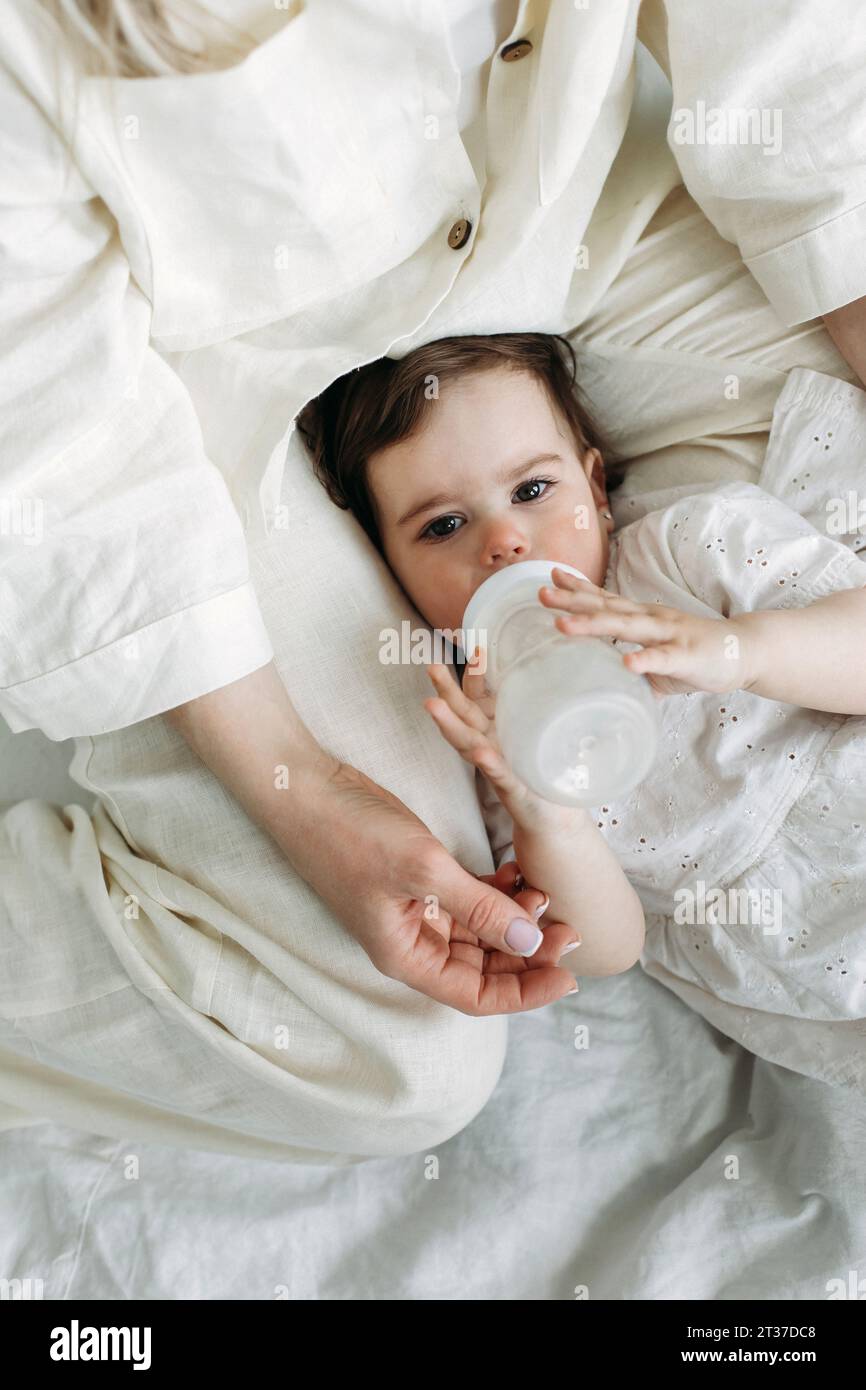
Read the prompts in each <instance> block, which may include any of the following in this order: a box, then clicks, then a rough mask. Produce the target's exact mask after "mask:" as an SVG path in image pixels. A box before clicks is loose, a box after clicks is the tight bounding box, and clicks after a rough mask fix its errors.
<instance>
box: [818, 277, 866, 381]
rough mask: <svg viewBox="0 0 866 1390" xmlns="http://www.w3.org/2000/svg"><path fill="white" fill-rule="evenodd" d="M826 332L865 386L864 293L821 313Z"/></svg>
mask: <svg viewBox="0 0 866 1390" xmlns="http://www.w3.org/2000/svg"><path fill="white" fill-rule="evenodd" d="M823 319H824V323H825V324H826V325H827V332H828V333H829V334H830V337H831V338H832V339H833V342H834V343H835V344H836V346H837V348H838V349H839V351H840V352H841V354H842V356H843V357H844V358H845V361H846V362H847V363H848V365H849V366H850V367H853V368H854V370H855V372H856V373H857V375H858V376H859V378H860V381H861V383H862V384H863V386H866V295H864V296H863V298H862V299H854V300H852V301H851V303H850V304H843V305H842V307H841V309H834V310H833V312H832V313H830V314H824V315H823Z"/></svg>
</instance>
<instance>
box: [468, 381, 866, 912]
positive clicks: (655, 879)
mask: <svg viewBox="0 0 866 1390" xmlns="http://www.w3.org/2000/svg"><path fill="white" fill-rule="evenodd" d="M864 467H866V391H862V390H860V389H859V387H856V386H852V385H850V384H849V383H848V382H844V381H839V380H837V379H836V378H835V377H830V376H826V375H825V374H824V373H822V372H815V371H811V370H809V369H806V368H802V367H798V368H795V369H794V370H793V371H791V372H789V374H788V377H787V379H786V382H785V385H784V387H783V388H782V391H781V392H780V394H779V398H778V400H777V402H776V406H775V409H774V413H773V425H772V429H771V431H770V439H769V442H768V446H767V453H766V457H765V460H764V465H763V467H762V469H761V474H760V477H759V480H758V486H756V485H754V484H753V483H747V482H729V483H725V484H724V485H723V486H720V487H715V486H713V485H705V486H704V487H703V488H701V489H694V488H690V487H689V486H688V485H685V486H681V487H676V488H665V489H663V490H661V491H659V492H648V493H644V494H643V495H641V496H640V497H630V498H619V499H617V496H616V493H615V492H614V493H613V502H612V505H613V510H614V516H615V520H616V525H617V530H616V531H615V533H614V536H613V539H612V541H611V550H610V558H609V562H608V568H607V574H606V576H605V580H604V588H605V589H609V590H611V592H613V593H618V594H622V595H623V596H624V597H625V598H629V599H633V600H634V601H635V602H637V603H647V604H653V603H659V604H664V605H665V606H667V607H671V608H678V609H680V610H681V611H682V612H687V613H695V614H697V615H698V616H699V617H713V618H717V617H720V616H721V617H730V616H733V615H734V614H736V613H750V612H755V611H757V610H759V609H765V610H768V609H780V608H800V607H805V606H806V605H807V604H811V603H815V602H816V601H817V600H818V599H820V598H823V597H825V596H826V595H828V594H831V593H834V592H836V591H837V590H839V589H853V588H862V587H863V586H864V585H866V507H864V506H863V505H862V503H861V502H860V499H861V498H862V479H863V475H864ZM630 517H634V518H635V519H634V520H629V518H630ZM614 645H616V646H618V647H620V648H621V649H622V650H623V651H633V650H635V649H636V644H635V643H627V642H619V641H617V642H615V644H614ZM841 659H842V654H840V660H841ZM659 711H660V715H661V723H662V728H661V734H660V738H659V747H658V752H657V754H656V757H655V761H654V763H653V765H652V767H651V768H650V771H649V773H648V774H647V776H646V777H645V778H644V780H643V782H641V783H640V785H639V786H637V787H635V788H634V789H633V791H631V792H630V793H629V794H628V796H627V797H624V798H622V799H620V800H616V799H614V800H612V801H610V802H609V803H608V804H599V805H598V806H594V807H592V808H591V810H590V814H591V815H592V816H593V818H594V819H595V821H596V824H597V825H598V828H599V829H600V831H601V833H602V834H603V835H604V837H605V839H606V840H607V842H608V844H609V845H610V847H611V849H612V850H613V851H614V853H615V854H616V856H617V859H618V860H619V862H620V864H621V865H622V867H623V869H624V870H625V872H626V874H627V875H628V877H629V879H630V881H631V882H632V883H633V884H634V886H635V888H636V889H637V891H638V893H639V895H640V898H641V901H642V903H643V905H644V908H645V909H646V911H647V912H648V913H658V914H661V915H662V916H666V915H671V914H672V913H673V910H674V904H675V900H676V894H677V893H678V892H682V891H683V890H687V889H688V890H693V889H694V883H695V880H696V878H697V877H699V878H701V879H702V880H703V881H704V882H705V883H709V884H712V885H720V884H727V883H730V882H731V881H732V880H734V879H736V878H738V877H739V876H740V875H743V874H745V873H746V872H747V870H748V869H749V868H750V867H751V866H752V865H753V864H754V863H755V861H756V860H757V859H758V857H759V855H760V854H761V853H762V852H763V851H764V849H765V848H766V846H767V845H768V844H769V843H770V841H771V840H772V838H773V837H774V835H776V833H777V832H778V830H779V827H780V826H781V825H782V823H783V822H784V820H785V818H786V816H787V815H788V813H789V811H790V809H791V807H792V805H793V804H794V803H795V802H796V801H797V799H798V798H799V796H800V795H801V793H802V792H803V790H804V788H806V787H807V786H808V785H809V781H810V778H811V777H812V775H813V773H814V771H815V769H816V767H817V766H818V764H819V762H820V758H821V755H822V753H823V752H824V750H825V749H826V747H827V745H828V744H829V742H830V740H831V739H832V737H833V734H834V733H835V732H836V730H838V729H839V728H840V726H841V725H842V724H844V723H845V721H846V716H843V715H838V714H830V713H824V712H821V711H818V710H809V709H801V708H799V707H798V706H796V705H790V704H786V703H783V702H781V701H778V700H769V699H765V698H763V697H762V696H760V695H755V694H752V693H751V692H749V691H744V690H736V691H734V692H732V693H731V694H727V695H712V694H707V693H705V692H701V691H694V692H691V691H690V692H686V693H683V694H680V695H670V696H666V697H665V699H664V700H663V701H661V703H660V705H659ZM852 722H853V717H852ZM856 722H857V723H858V724H859V725H860V726H861V727H864V726H866V719H863V718H860V717H859V716H858V717H857V719H856ZM476 787H477V790H478V793H479V800H480V802H481V807H482V814H483V817H484V823H485V826H486V828H487V833H488V838H489V840H490V845H491V850H492V852H493V859H494V864H495V865H496V867H497V868H498V867H499V865H500V864H501V863H503V862H504V861H505V860H507V859H513V858H514V846H513V843H512V836H513V824H512V821H511V818H510V816H509V815H508V813H507V811H506V810H505V808H504V806H503V805H502V803H501V802H500V801H498V799H497V798H496V795H495V793H494V792H493V789H492V787H491V786H490V783H489V782H487V781H486V779H485V778H484V777H483V775H482V774H481V773H480V772H478V771H477V770H476ZM819 862H823V861H820V860H819Z"/></svg>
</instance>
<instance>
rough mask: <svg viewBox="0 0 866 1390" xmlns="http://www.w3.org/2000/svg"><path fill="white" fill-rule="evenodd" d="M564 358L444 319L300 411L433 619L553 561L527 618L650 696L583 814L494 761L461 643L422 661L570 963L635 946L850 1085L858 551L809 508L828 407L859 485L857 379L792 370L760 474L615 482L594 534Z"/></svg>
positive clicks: (730, 1028)
mask: <svg viewBox="0 0 866 1390" xmlns="http://www.w3.org/2000/svg"><path fill="white" fill-rule="evenodd" d="M568 354H570V348H569V345H568V343H567V341H566V340H565V339H562V338H559V337H554V336H550V335H546V334H536V333H524V334H498V335H493V336H489V337H480V336H479V337H474V336H473V337H464V338H448V339H442V340H440V341H438V342H433V343H429V344H427V345H425V346H423V347H421V348H418V349H415V350H414V351H412V352H411V353H409V354H408V355H407V356H406V357H404V358H403V359H402V360H394V359H390V358H382V359H379V360H378V361H376V362H372V363H369V364H368V365H367V366H365V367H362V368H360V369H358V370H357V371H355V372H352V373H349V374H348V375H347V376H345V377H342V378H340V379H339V380H338V381H337V382H335V383H333V385H332V386H331V387H329V388H328V390H327V391H326V392H325V393H323V395H322V396H321V397H319V398H318V399H317V400H316V401H314V402H311V403H310V405H308V406H307V407H306V408H305V411H304V412H302V415H301V416H300V417H299V426H300V428H301V429H302V432H303V433H304V434H305V436H306V438H307V440H308V443H310V445H311V448H312V451H313V455H314V459H315V462H316V468H317V473H318V475H319V477H320V478H321V480H322V482H323V483H324V485H325V486H326V487H327V489H328V492H329V494H330V496H331V497H332V499H333V500H334V501H335V502H337V504H338V505H340V506H343V507H348V508H350V509H351V510H352V512H353V513H354V515H355V516H356V517H357V518H358V520H359V521H360V522H361V524H362V525H363V527H364V529H365V530H366V532H367V534H368V535H369V536H370V538H371V539H372V541H373V542H374V544H375V545H376V546H377V548H378V549H379V550H380V552H381V554H382V555H383V556H384V558H385V559H386V561H387V563H388V564H389V566H390V567H391V569H392V570H393V572H394V574H395V575H396V577H397V578H398V579H399V581H400V583H401V584H402V586H403V588H404V589H405V591H406V593H407V594H408V596H409V597H410V598H411V600H412V601H413V603H414V604H415V606H416V608H417V609H418V611H419V612H420V613H421V614H422V615H423V617H424V618H425V619H426V620H427V622H428V623H429V624H430V625H431V626H432V627H434V628H437V629H441V630H452V631H453V630H458V629H459V628H460V625H461V621H462V616H463V611H464V608H465V606H466V603H467V601H468V599H469V598H470V596H471V595H472V594H473V593H474V591H475V590H476V589H477V588H478V586H479V585H480V584H481V583H482V582H483V581H484V580H485V579H486V578H488V577H489V575H491V574H493V573H494V572H496V571H497V570H499V569H501V568H502V567H503V566H505V565H509V564H514V563H516V562H518V561H523V560H533V559H534V560H551V561H561V562H563V563H565V564H568V565H571V566H573V567H574V568H576V569H579V570H581V571H582V573H584V574H585V575H587V576H588V580H589V582H585V581H582V580H577V579H575V578H574V577H573V576H571V575H570V574H568V573H567V572H565V571H563V570H555V571H554V575H553V580H554V582H553V585H552V586H549V587H543V588H540V589H539V595H538V601H539V604H541V605H542V606H544V607H547V608H549V609H550V610H551V623H555V624H556V626H557V627H558V628H559V630H560V631H561V632H563V633H565V634H569V635H572V636H574V637H575V638H583V637H588V636H592V637H601V638H606V639H609V640H613V641H614V642H615V643H617V644H618V643H624V644H625V646H626V648H627V650H624V651H623V660H624V662H625V663H626V665H627V666H628V667H630V669H631V670H633V671H635V672H639V673H643V674H644V675H645V676H646V677H647V678H648V681H649V683H650V685H651V686H652V688H653V690H654V691H655V693H656V694H657V695H658V697H659V699H660V700H661V705H660V714H661V719H662V734H661V743H660V752H659V755H658V756H657V758H656V761H655V764H654V766H653V768H652V769H651V771H650V774H649V775H648V777H647V778H646V779H645V781H644V782H643V783H642V784H641V786H640V787H638V788H636V789H635V790H634V791H633V792H631V793H630V794H629V796H628V798H626V799H625V800H624V802H623V804H613V803H611V804H609V805H607V804H606V805H600V806H598V807H594V808H593V809H592V810H589V811H588V810H585V809H582V808H567V807H561V806H555V805H553V804H552V803H549V802H545V801H543V800H541V799H540V798H539V797H537V796H536V795H535V794H534V793H532V792H531V791H530V790H529V789H528V788H527V787H526V786H525V785H523V784H521V783H520V782H519V781H518V779H517V778H516V777H515V776H514V774H513V773H512V772H511V771H510V769H509V768H508V767H507V765H506V764H505V763H504V760H503V758H502V755H501V752H500V749H499V745H498V742H497V739H496V734H495V729H494V723H493V716H494V701H493V697H492V696H491V695H490V694H489V692H487V691H486V689H485V686H484V682H483V678H482V676H481V675H480V674H478V673H476V672H475V671H474V670H473V665H472V664H471V663H470V665H469V667H467V668H466V671H465V673H464V680H463V687H462V689H461V686H460V684H459V683H458V681H457V680H456V679H455V678H454V676H453V675H452V673H451V671H450V670H449V669H448V668H446V667H444V666H440V665H434V666H430V667H429V668H428V670H429V674H430V677H431V680H432V682H433V684H434V686H435V689H436V692H437V693H436V697H435V698H431V699H429V700H427V701H426V702H425V703H426V708H427V709H428V711H429V713H430V715H431V717H432V718H433V719H434V720H435V721H436V724H437V725H438V727H439V729H440V731H441V733H442V735H443V736H444V738H445V739H447V741H448V742H449V743H450V744H451V745H452V746H453V747H454V748H455V749H456V750H457V751H458V752H459V753H460V754H461V756H462V757H463V758H464V759H466V761H467V762H469V763H470V764H471V765H473V766H474V767H475V768H476V769H477V770H478V773H479V783H480V787H481V793H482V806H483V808H484V811H485V818H486V823H487V826H488V831H489V833H490V836H491V844H492V847H493V850H494V856H495V857H496V862H497V864H498V863H500V862H502V858H503V857H504V856H506V855H507V854H508V853H512V854H513V855H514V857H515V858H516V860H517V862H518V866H519V868H520V870H521V872H522V874H523V876H524V878H525V880H526V881H527V882H528V883H531V884H532V885H533V886H536V887H540V888H542V889H543V891H544V892H545V893H546V894H548V895H549V897H550V904H549V908H548V912H547V920H548V921H552V920H557V921H562V922H567V923H569V924H570V925H571V926H573V927H574V928H576V929H577V931H579V933H580V935H581V937H582V943H583V944H582V946H581V950H580V973H581V974H582V975H607V974H612V973H615V972H617V971H620V970H624V969H628V968H629V966H631V965H632V964H633V963H634V962H635V961H636V960H637V959H638V958H641V961H642V964H643V965H644V968H645V969H647V970H648V972H649V973H651V974H654V975H655V976H656V977H657V978H659V979H661V980H663V981H664V983H665V984H667V985H668V986H670V987H671V988H672V989H674V990H675V992H677V993H678V994H680V996H681V997H682V998H684V999H685V1000H686V1002H688V1003H690V1004H691V1005H692V1006H693V1007H696V1008H698V1009H699V1011H701V1012H703V1013H704V1015H705V1016H706V1017H708V1018H710V1019H711V1021H713V1022H715V1023H716V1024H717V1026H719V1027H721V1028H723V1029H724V1031H726V1032H728V1033H730V1034H731V1035H732V1036H737V1037H738V1038H739V1039H740V1040H741V1041H743V1042H744V1044H745V1045H746V1046H748V1047H751V1048H752V1050H754V1051H757V1052H759V1053H761V1054H762V1055H765V1056H771V1057H773V1059H774V1060H781V1061H783V1062H784V1064H785V1065H787V1066H795V1067H799V1068H800V1069H802V1070H805V1071H809V1072H810V1074H819V1075H825V1076H827V1079H831V1080H836V1081H840V1082H854V1084H857V1085H859V1086H861V1087H862V1088H863V1089H864V1090H866V1022H864V1016H866V978H864V977H866V968H864V967H866V953H864V942H866V837H864V834H863V830H864V828H866V779H864V773H866V720H864V719H862V718H857V717H853V718H851V717H849V718H846V717H845V716H862V715H866V644H863V643H862V642H860V641H858V640H856V639H857V634H859V633H860V632H862V631H863V628H864V623H866V591H864V586H866V564H864V563H863V561H861V560H860V559H859V558H858V555H857V553H856V550H857V548H858V546H859V545H860V544H861V542H860V526H859V514H858V515H856V516H855V515H852V516H851V517H850V518H849V519H848V521H846V520H845V519H844V518H843V519H842V521H841V523H840V524H839V525H837V526H836V527H833V526H831V525H829V524H828V516H829V502H827V498H828V497H830V491H829V484H828V478H829V468H828V463H827V454H826V450H827V449H828V448H830V447H831V446H830V445H829V444H828V443H827V438H828V437H829V438H830V440H831V441H832V439H833V429H832V425H833V424H834V423H835V424H836V438H837V440H838V439H839V438H840V437H842V436H843V435H844V431H845V428H846V427H847V428H848V430H849V433H850V431H851V430H852V429H853V436H852V437H851V439H850V440H849V444H850V447H849V448H848V449H847V451H846V452H844V453H843V457H842V459H841V463H842V466H843V468H844V467H847V468H848V469H849V471H850V476H851V480H852V483H853V482H855V481H858V474H859V472H862V469H863V466H864V462H866V459H864V454H866V442H864V434H863V428H864V423H866V396H864V394H863V393H862V392H860V391H857V389H856V388H854V387H850V386H847V385H846V384H845V383H842V382H838V381H836V380H835V379H833V378H829V377H823V376H820V375H819V374H818V373H815V372H807V371H802V370H800V369H798V370H796V371H794V372H792V373H791V374H790V376H789V379H788V383H787V385H786V387H785V388H784V390H783V392H782V395H781V396H780V401H779V404H778V405H777V413H776V415H775V416H774V429H773V434H772V435H771V440H770V447H769V449H768V454H767V461H766V462H765V465H764V469H763V471H762V474H761V482H762V486H761V487H757V486H755V485H753V484H751V483H745V482H732V483H727V484H725V485H722V486H720V487H713V488H707V487H703V488H687V487H686V488H682V487H681V488H677V489H667V490H666V491H665V492H663V493H657V494H650V495H649V496H648V497H647V496H645V497H643V498H641V499H640V500H637V499H636V498H629V499H621V500H620V503H619V505H618V507H617V510H618V518H617V520H618V522H619V523H620V525H619V529H617V530H616V532H615V533H614V519H613V515H612V511H613V506H612V503H611V501H610V494H611V493H612V492H613V490H614V488H615V486H616V484H617V482H618V478H617V477H616V476H615V475H613V474H612V473H611V472H610V471H608V473H607V474H606V471H605V453H606V450H605V446H604V443H603V441H602V439H601V437H600V435H599V433H598V431H597V429H596V428H595V427H594V425H593V423H592V420H591V418H590V416H589V414H588V412H587V411H586V410H585V409H584V408H583V407H582V405H581V404H580V403H579V400H578V395H577V389H576V386H575V383H574V361H573V357H572V359H571V364H570V367H569V366H567V365H566V358H567V356H568ZM810 393H811V396H810ZM839 402H841V403H842V404H841V405H840V404H839ZM798 411H799V415H798V414H797V412H798ZM816 419H820V421H821V423H822V426H823V425H827V424H829V425H830V426H831V428H829V429H821V430H820V431H819V428H818V426H817V425H816V424H815V420H816ZM846 422H847V424H846ZM852 422H853V423H852ZM858 429H859V431H860V433H859V434H858V432H857V431H858ZM812 430H814V442H811V441H810V440H809V439H808V438H807V434H808V431H812ZM792 431H793V434H792ZM798 431H799V433H798ZM794 436H796V438H794ZM858 441H859V445H860V447H859V451H858V449H857V447H856V446H857V442H858ZM816 444H817V445H819V446H820V450H821V451H822V453H823V462H821V461H819V460H820V458H821V454H820V453H819V452H818V451H816V450H815V445H816ZM794 446H796V447H794ZM809 449H811V450H812V452H811V453H810V452H807V451H808V450H809ZM804 451H806V452H804ZM832 457H833V459H834V463H833V490H832V491H833V493H834V494H836V493H839V492H840V491H841V493H842V494H843V495H844V486H843V483H844V479H843V477H841V476H840V472H839V469H840V451H839V449H838V448H836V449H835V450H834V452H833V455H832ZM804 458H805V461H806V463H807V464H808V462H809V461H810V460H814V467H813V468H812V469H809V468H807V467H805V466H804V464H803V459H804ZM798 459H799V462H797V460H798ZM786 460H791V461H793V466H794V467H795V468H800V470H801V471H800V473H798V474H797V475H796V476H793V475H791V472H790V467H789V465H788V463H786ZM786 469H787V473H786ZM774 491H775V492H777V493H778V494H780V496H785V495H786V494H790V496H791V497H792V499H793V501H794V507H792V506H790V505H787V503H786V502H785V501H782V500H780V496H774V495H773V492H774ZM830 500H831V501H832V500H833V499H832V497H830ZM825 502H826V505H825V506H824V508H823V512H822V504H824V503H825ZM795 508H796V509H795ZM837 510H838V509H837ZM632 517H633V518H634V519H633V520H632V519H631V518H632ZM810 518H811V519H810ZM623 522H625V523H626V524H624V525H623V524H622V523H623ZM636 648H637V649H636ZM485 781H486V786H485ZM509 840H510V842H511V843H510V844H509ZM644 914H646V917H645V915H644ZM544 920H545V919H542V925H543V924H544ZM645 933H646V935H645ZM569 963H570V962H569ZM725 1005H728V1006H733V1007H729V1008H728V1009H727V1010H726V1009H725ZM792 1017H794V1018H797V1019H802V1020H808V1021H810V1022H811V1023H813V1024H815V1025H820V1026H819V1027H818V1031H817V1032H816V1031H814V1030H813V1032H812V1034H811V1040H812V1047H811V1056H810V1059H808V1060H806V1059H805V1052H806V1051H807V1050H808V1048H807V1045H806V1043H805V1042H804V1043H803V1046H802V1051H803V1053H804V1057H803V1058H800V1059H798V1060H791V1056H792V1046H791V1039H790V1035H789V1034H784V1033H783V1032H780V1031H779V1027H778V1025H779V1023H780V1020H783V1019H785V1018H787V1019H789V1020H790V1018H792ZM831 1022H832V1023H835V1022H841V1023H842V1025H843V1029H847V1032H846V1034H845V1038H844V1041H841V1042H840V1039H839V1037H838V1036H837V1035H836V1034H834V1035H833V1036H832V1037H830V1035H829V1034H827V1033H826V1026H827V1025H828V1024H829V1023H831ZM822 1029H824V1031H823V1032H822V1031H821V1030H822ZM816 1048H817V1053H818V1054H819V1055H820V1057H822V1058H823V1061H819V1062H816V1061H815V1060H814V1057H815V1052H816ZM794 1051H796V1049H794ZM816 1067H817V1068H818V1070H817V1071H816V1070H815V1068H816Z"/></svg>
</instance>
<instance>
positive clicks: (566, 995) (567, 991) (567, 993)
mask: <svg viewBox="0 0 866 1390" xmlns="http://www.w3.org/2000/svg"><path fill="white" fill-rule="evenodd" d="M579 988H580V986H579V985H575V986H574V989H567V990H566V991H565V994H564V995H563V996H562V997H563V999H567V998H568V996H569V995H570V994H577V991H578V989H579Z"/></svg>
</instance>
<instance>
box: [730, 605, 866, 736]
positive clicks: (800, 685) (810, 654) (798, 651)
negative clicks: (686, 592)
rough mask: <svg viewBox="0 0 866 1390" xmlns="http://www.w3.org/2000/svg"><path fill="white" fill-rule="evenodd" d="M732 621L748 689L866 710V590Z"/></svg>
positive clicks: (835, 709)
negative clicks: (739, 645) (738, 634)
mask: <svg viewBox="0 0 866 1390" xmlns="http://www.w3.org/2000/svg"><path fill="white" fill-rule="evenodd" d="M728 621H729V622H730V623H731V624H732V626H733V627H734V628H735V629H736V631H737V632H739V633H740V634H741V642H742V646H743V661H744V667H745V674H746V680H745V683H744V685H743V689H744V690H751V691H752V692H753V693H754V694H755V695H763V696H764V698H765V699H767V700H782V701H783V702H784V703H785V704H789V705H802V706H803V708H804V709H818V710H828V711H829V712H830V713H831V714H866V644H864V642H863V634H864V633H866V589H840V590H839V591H837V592H836V593H835V594H828V595H827V597H826V598H821V599H817V600H816V601H815V603H810V604H809V605H808V607H806V608H787V609H779V610H773V611H772V612H766V611H761V612H758V613H741V614H739V615H738V616H737V617H736V618H730V619H728Z"/></svg>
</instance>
